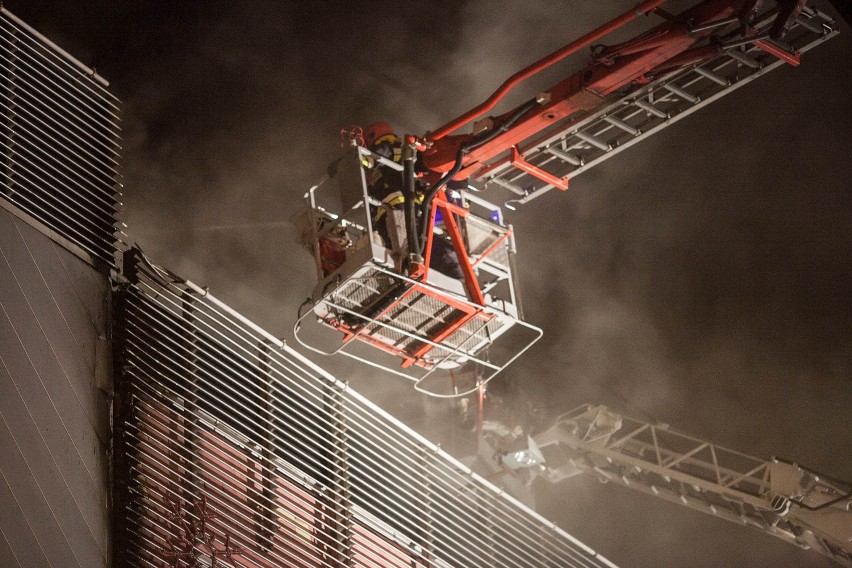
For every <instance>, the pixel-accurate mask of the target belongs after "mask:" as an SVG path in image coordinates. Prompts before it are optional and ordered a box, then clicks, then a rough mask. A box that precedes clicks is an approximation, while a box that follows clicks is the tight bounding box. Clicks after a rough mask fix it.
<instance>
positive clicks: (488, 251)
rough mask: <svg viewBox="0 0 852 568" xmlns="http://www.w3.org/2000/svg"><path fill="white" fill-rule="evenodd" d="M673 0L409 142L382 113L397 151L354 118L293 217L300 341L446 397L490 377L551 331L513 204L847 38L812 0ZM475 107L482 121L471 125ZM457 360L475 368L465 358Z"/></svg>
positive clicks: (564, 184)
mask: <svg viewBox="0 0 852 568" xmlns="http://www.w3.org/2000/svg"><path fill="white" fill-rule="evenodd" d="M663 2H664V0H642V1H641V2H640V3H639V4H637V5H636V6H635V7H634V9H632V10H630V11H628V12H625V13H624V14H622V15H620V16H618V17H617V18H615V19H613V20H611V21H610V22H608V23H606V24H604V25H602V26H600V27H599V28H597V29H595V30H593V31H592V32H589V33H587V34H585V35H584V36H582V37H580V38H578V39H576V40H575V41H572V42H570V43H569V44H567V45H565V46H564V47H562V48H561V49H559V50H557V51H555V52H553V53H551V54H549V55H548V56H546V57H544V58H542V59H541V60H539V61H537V62H535V63H533V64H532V65H530V66H528V67H526V68H525V69H522V70H521V71H519V72H517V73H515V74H514V75H513V76H512V77H510V78H509V79H507V80H506V81H505V82H504V83H503V85H501V86H500V88H498V89H497V91H495V93H494V94H493V95H492V96H491V97H489V98H488V99H487V100H486V101H485V102H483V103H482V104H480V105H478V106H477V107H475V108H473V109H472V110H470V111H468V112H466V113H464V114H463V115H461V116H460V117H458V118H456V119H453V120H451V121H449V122H448V123H446V124H445V125H444V126H441V127H440V128H437V129H435V130H433V131H431V132H428V133H426V134H425V135H422V136H416V135H412V134H407V135H405V136H404V138H403V139H400V138H399V137H397V136H396V134H394V133H393V132H392V129H390V126H389V125H388V124H387V123H376V124H374V125H371V127H372V126H378V125H383V126H387V129H382V132H381V135H380V136H378V135H377V136H376V138H375V140H381V139H387V140H395V141H396V142H394V144H395V146H394V147H393V152H392V153H388V155H380V154H379V152H378V148H377V147H374V146H373V145H372V142H369V141H368V139H370V136H367V135H365V134H366V133H368V132H378V130H371V129H370V128H367V129H366V130H365V129H361V128H354V129H352V131H351V132H350V131H345V133H346V134H347V136H348V139H347V140H346V141H345V145H347V148H346V152H345V154H344V156H343V157H341V158H340V160H338V161H337V162H336V163H335V167H334V168H332V169H333V170H334V171H335V172H336V173H335V174H334V175H333V176H331V177H332V178H334V181H333V183H330V184H328V186H332V185H334V186H335V187H333V188H332V190H333V191H332V192H327V193H324V190H325V189H329V187H328V186H326V187H325V188H323V190H320V185H322V183H320V184H318V185H317V186H315V187H313V188H311V190H309V192H308V193H307V194H306V198H307V201H308V209H309V210H308V212H307V214H306V215H303V216H302V217H300V218H299V220H298V225H299V231H300V233H301V235H302V238H301V242H302V244H303V245H305V246H306V248H308V249H309V250H311V251H312V253H313V255H314V259H315V262H316V267H317V279H318V283H317V286H316V288H315V289H314V292H313V294H312V295H311V297H310V298H309V299H308V300H307V301H306V302H305V305H309V306H310V308H311V309H310V310H307V311H305V312H304V313H301V311H300V313H299V316H298V319H297V323H296V325H295V327H294V335H295V336H296V339H297V340H298V341H299V342H300V343H301V344H302V345H304V346H305V347H306V348H308V349H311V350H313V351H315V352H319V353H321V354H324V355H333V354H338V353H340V354H343V355H347V356H349V357H352V358H355V359H356V360H359V361H361V362H364V363H367V364H370V365H374V366H377V367H380V368H382V369H384V370H386V371H389V372H391V373H394V374H397V375H398V376H401V377H405V378H407V379H410V380H412V381H413V383H414V387H415V389H417V390H421V391H423V392H426V393H429V394H433V395H436V396H463V395H465V394H470V393H473V392H475V391H477V390H479V389H480V388H482V387H483V386H484V384H485V383H487V382H488V381H489V380H490V379H491V378H493V377H494V376H495V375H497V374H498V373H500V372H502V370H503V369H505V368H506V367H507V366H508V365H509V364H511V363H512V362H513V361H514V360H515V359H517V358H518V357H519V356H520V355H521V354H523V353H524V352H525V351H526V350H527V349H529V348H530V347H531V346H532V345H533V344H534V343H535V342H536V341H537V340H538V339H539V337H541V333H542V332H541V329H539V328H537V327H536V326H534V325H531V324H530V323H528V322H525V321H524V318H523V311H522V309H521V306H522V302H521V297H520V294H519V287H518V286H517V281H516V280H517V274H516V271H515V257H514V255H515V252H516V247H515V233H514V230H513V227H512V226H511V225H509V224H508V223H506V222H505V219H504V213H503V211H504V209H512V208H514V205H515V204H518V203H527V202H529V201H531V200H533V199H535V198H536V197H538V196H540V195H542V194H543V193H545V192H547V191H549V190H551V189H553V188H558V189H561V190H566V189H568V184H569V181H570V179H572V178H573V177H576V176H577V175H579V174H580V173H582V172H584V171H586V170H587V169H589V168H591V167H594V166H595V165H597V164H600V163H601V162H603V161H604V160H607V159H609V158H610V157H612V156H614V155H615V154H617V153H619V152H620V151H622V150H624V149H625V148H628V147H630V146H632V145H633V144H636V143H638V142H639V141H641V140H644V139H645V138H647V137H648V136H651V135H653V134H654V133H656V132H659V131H660V130H662V129H663V128H666V127H667V126H669V125H671V124H673V123H675V122H676V121H678V120H680V119H681V118H683V117H685V116H688V115H689V114H691V113H693V112H695V111H696V110H698V109H700V108H702V107H703V106H705V105H707V104H710V103H712V102H713V101H715V100H717V99H719V98H720V97H722V96H724V95H726V94H728V93H730V92H733V91H734V90H736V89H738V88H739V87H741V86H743V85H745V84H747V83H749V82H750V81H752V80H754V79H755V78H757V77H760V76H761V75H763V74H765V73H766V72H768V71H770V70H772V69H775V68H777V67H779V66H781V65H798V64H799V59H800V56H801V54H802V53H804V52H805V51H807V50H809V49H811V48H813V47H815V46H817V45H819V44H820V43H821V42H824V41H826V40H828V39H829V38H831V37H833V36H834V35H836V34H837V29H836V27H835V25H834V22H833V20H832V19H831V18H830V17H829V16H828V15H826V14H825V13H823V12H821V11H819V10H818V9H816V8H813V7H810V6H808V5H807V0H775V1H770V0H700V1H698V2H697V3H696V4H695V5H693V6H692V7H691V8H688V9H686V10H684V11H683V12H681V13H679V14H671V13H669V12H667V11H665V10H663V9H662V8H661V5H662V4H663ZM644 16H651V17H657V18H660V19H661V23H658V24H657V25H653V26H652V27H650V29H647V30H646V31H645V32H644V33H641V34H639V35H638V36H636V37H634V38H633V39H631V40H628V41H625V42H621V43H617V44H614V45H603V44H598V43H596V42H598V41H600V40H602V39H604V38H605V37H606V36H608V35H609V34H611V33H612V32H614V31H616V30H618V29H620V28H622V27H623V26H625V25H626V24H628V23H630V22H631V21H633V20H636V19H637V18H639V17H644ZM588 47H591V49H592V60H591V62H590V63H589V64H588V65H586V66H585V67H584V68H582V69H581V70H580V71H578V72H576V73H572V74H570V75H569V76H568V77H566V78H565V79H563V80H561V81H560V82H559V83H557V84H556V85H554V86H553V87H552V88H550V89H549V90H547V91H545V92H543V93H540V94H538V95H536V96H535V97H533V98H531V99H528V100H527V101H526V102H524V103H522V104H521V105H519V106H517V107H515V108H513V109H511V110H508V111H505V112H502V113H501V114H499V115H497V116H487V117H484V118H483V115H485V114H486V113H488V112H489V111H490V110H491V109H493V108H495V107H496V105H497V104H499V103H500V102H501V100H502V99H503V98H504V97H505V96H506V94H507V93H508V92H509V91H510V90H511V89H512V88H514V87H515V86H516V85H518V84H519V83H521V82H522V81H524V80H526V79H528V78H530V77H532V76H533V75H536V74H537V73H539V72H541V71H542V70H544V69H546V68H548V67H550V66H551V65H553V64H554V63H557V62H558V61H561V60H563V59H564V58H565V57H567V56H569V55H571V54H573V53H576V52H578V51H579V50H581V49H585V48H588ZM473 120H475V121H476V122H475V123H474V124H473V128H472V131H471V132H469V133H460V132H458V131H459V129H460V128H461V127H463V126H464V125H465V124H467V123H469V122H471V121H473ZM387 143H388V144H390V142H387ZM373 150H376V152H374V151H373ZM386 150H387V149H386ZM389 156H390V157H391V158H390V159H389ZM327 179H329V178H326V180H327ZM382 179H384V180H385V181H381V180H382ZM391 179H392V180H395V181H394V182H393V184H390V183H389V182H388V181H387V180H391ZM377 180H379V181H377ZM381 184H385V185H382V189H381V190H380V189H379V186H380V185H381ZM391 185H392V186H393V187H391ZM382 190H384V193H382ZM483 190H485V193H484V194H479V192H481V191H483ZM328 193H334V195H332V196H331V199H329V195H328ZM380 193H381V195H379V194H380ZM492 196H493V197H492ZM495 197H496V199H495ZM486 198H487V199H486ZM327 200H328V201H327ZM474 205H475V207H474ZM474 209H476V211H474ZM448 257H451V258H450V261H449V262H443V261H442V259H444V260H446V258H448ZM436 259H437V260H436ZM442 262H443V263H444V269H443V272H442V268H441V267H440V266H439V264H441V263H442ZM452 264H455V268H456V269H455V270H453V266H449V265H452ZM310 314H312V315H310ZM314 322H315V323H316V324H317V325H316V326H314V325H313V323H314ZM303 324H304V325H303ZM326 332H327V333H326ZM364 346H368V347H369V349H367V350H364V349H363V347H364ZM462 368H465V369H467V370H469V371H470V372H467V373H462V372H455V371H454V370H455V369H462ZM438 369H443V370H447V371H451V373H450V375H451V378H452V383H451V385H450V386H449V387H447V386H446V385H444V386H443V387H440V388H438V387H435V383H434V382H433V381H434V380H435V379H436V377H439V376H442V374H437V373H435V371H436V370H438ZM453 373H455V374H453ZM463 376H464V377H468V378H467V379H463V382H465V383H466V384H465V385H460V384H459V382H458V381H457V379H459V381H462V379H461V378H460V377H463ZM440 380H443V379H440ZM445 382H446V381H445ZM444 387H446V388H444Z"/></svg>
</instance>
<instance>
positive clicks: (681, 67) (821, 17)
mask: <svg viewBox="0 0 852 568" xmlns="http://www.w3.org/2000/svg"><path fill="white" fill-rule="evenodd" d="M802 4H804V3H802ZM732 14H735V10H734V8H733V7H732V3H730V2H720V1H708V2H703V3H701V4H699V5H697V6H696V7H694V8H693V9H692V10H688V11H687V12H684V13H683V14H680V15H679V16H677V17H676V18H675V19H674V20H672V21H668V22H666V23H664V24H662V25H661V26H658V27H657V28H654V29H652V30H650V31H649V32H648V33H646V34H643V35H641V36H639V37H638V38H635V39H634V40H631V41H629V42H625V43H624V44H619V45H613V46H609V47H603V48H602V49H600V48H601V46H598V49H599V51H597V52H595V55H594V57H593V59H594V62H593V63H592V64H591V65H589V66H587V67H586V68H584V69H583V70H582V71H580V72H579V73H575V74H573V75H571V76H570V77H568V78H566V79H565V80H563V81H562V82H560V83H558V84H557V85H555V86H554V87H552V88H551V89H550V90H548V91H546V92H544V93H542V94H540V95H538V96H537V97H536V101H537V103H538V104H537V105H534V106H533V108H531V109H530V110H528V111H527V112H526V113H524V114H523V115H521V116H520V117H519V118H518V119H517V120H516V121H514V122H512V123H511V125H510V126H509V125H507V124H506V123H507V121H508V120H510V119H509V117H510V116H512V115H513V112H514V111H509V112H507V113H505V114H503V115H500V116H496V117H490V118H488V119H484V120H483V121H481V122H480V123H478V124H479V126H478V127H475V128H474V130H475V131H477V132H478V134H477V135H476V136H474V135H473V134H459V135H453V136H447V137H445V138H442V139H440V140H437V141H435V144H434V146H433V147H432V148H430V149H429V150H427V152H426V153H425V155H424V162H425V164H426V165H427V166H428V167H429V168H430V169H434V170H438V171H447V170H449V169H450V167H451V166H452V164H453V160H455V159H456V156H457V151H458V150H459V148H460V147H465V144H468V145H469V146H470V147H471V149H470V150H469V151H465V152H464V153H463V154H464V156H463V159H462V164H461V168H460V170H459V171H458V173H457V174H456V175H455V179H465V178H470V180H471V181H472V183H473V185H474V186H475V187H477V188H478V189H483V188H485V189H489V190H490V191H491V192H500V193H503V194H505V193H506V191H507V190H508V198H509V201H512V202H518V203H527V202H529V201H531V200H532V199H535V198H536V197H539V196H540V195H542V194H543V193H545V192H547V191H550V190H551V189H553V188H554V187H558V188H559V189H563V190H564V189H566V188H567V185H568V180H569V179H572V178H574V177H576V176H577V175H579V174H581V173H582V172H584V171H586V170H588V169H589V168H592V167H594V166H596V165H598V164H600V163H602V162H603V161H605V160H607V159H609V158H610V157H612V156H614V155H616V154H618V153H619V152H620V151H622V150H624V149H626V148H629V147H630V146H632V145H634V144H636V143H637V142H639V141H640V140H643V139H645V138H647V137H648V136H651V135H653V134H655V133H657V132H660V131H661V130H662V129H664V128H666V127H668V126H670V125H671V124H674V123H675V122H677V121H678V120H680V119H681V118H684V117H686V116H689V115H690V114H692V113H693V112H695V111H697V110H699V109H700V108H703V107H704V106H706V105H708V104H710V103H712V102H713V101H716V100H718V99H719V98H721V97H723V96H725V95H727V94H729V93H732V92H733V91H735V90H737V89H738V88H740V87H742V86H744V85H746V84H748V83H749V82H751V81H753V80H754V79H756V78H758V77H760V76H762V75H764V74H766V73H767V72H769V71H771V70H773V69H776V68H778V67H780V66H782V65H785V64H793V65H797V64H798V61H799V56H800V54H802V53H804V52H806V51H809V50H810V49H812V48H813V47H816V46H817V45H819V44H821V43H822V42H824V41H826V40H828V39H830V38H832V37H834V36H835V35H837V33H838V30H837V26H836V24H835V22H834V21H833V20H832V19H831V18H830V17H829V16H828V15H826V14H825V13H823V12H821V11H819V10H816V9H812V8H809V7H807V6H804V5H803V6H802V9H801V10H800V11H799V12H797V13H796V14H795V15H794V16H792V15H791V17H790V18H789V22H787V24H786V25H788V29H786V31H785V33H784V36H783V40H781V39H773V38H772V37H770V36H771V35H772V34H773V33H774V32H773V29H774V27H775V26H776V24H777V17H778V12H777V11H773V10H768V11H767V12H766V13H764V14H762V15H758V16H755V17H754V18H753V20H752V21H750V25H749V26H748V31H747V33H743V31H742V23H743V20H742V19H741V18H738V17H736V15H732ZM785 21H786V20H785ZM489 131H490V132H493V133H494V136H486V138H487V142H484V143H481V144H479V143H477V144H473V143H472V141H473V140H474V139H479V138H480V137H482V136H485V135H486V134H488V132H489Z"/></svg>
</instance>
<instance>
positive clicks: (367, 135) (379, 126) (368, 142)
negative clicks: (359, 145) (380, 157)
mask: <svg viewBox="0 0 852 568" xmlns="http://www.w3.org/2000/svg"><path fill="white" fill-rule="evenodd" d="M384 136H395V135H394V133H393V128H391V125H390V124H388V123H387V122H374V123H373V124H371V125H369V126H367V127H366V128H364V145H365V146H367V147H368V148H369V147H370V146H372V145H373V144H375V143H376V141H377V140H378V139H379V138H382V137H384Z"/></svg>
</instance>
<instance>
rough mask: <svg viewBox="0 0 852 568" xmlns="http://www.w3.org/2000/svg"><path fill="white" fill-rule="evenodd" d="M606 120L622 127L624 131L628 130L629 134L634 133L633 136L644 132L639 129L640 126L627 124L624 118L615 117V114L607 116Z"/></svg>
mask: <svg viewBox="0 0 852 568" xmlns="http://www.w3.org/2000/svg"><path fill="white" fill-rule="evenodd" d="M604 120H605V121H607V122H608V123H610V124H611V125H613V126H615V127H617V128H620V129H622V130H623V131H625V132H627V133H628V134H632V135H633V136H639V135H640V134H642V131H641V130H639V129H638V128H636V127H634V126H630V125H629V124H627V123H626V122H624V121H623V120H620V119H618V118H615V117H614V116H605V117H604Z"/></svg>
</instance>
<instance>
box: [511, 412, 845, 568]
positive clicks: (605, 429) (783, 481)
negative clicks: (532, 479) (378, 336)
mask: <svg viewBox="0 0 852 568" xmlns="http://www.w3.org/2000/svg"><path fill="white" fill-rule="evenodd" d="M529 451H533V452H534V453H535V454H536V455H537V456H540V457H539V460H535V461H540V460H543V463H540V464H538V467H539V468H540V470H539V475H540V476H542V477H544V478H545V479H547V480H548V481H550V482H559V481H561V480H563V479H565V478H567V477H571V476H573V475H576V474H578V473H589V474H593V475H596V476H597V477H598V478H599V479H600V480H601V481H604V482H613V483H618V484H621V485H624V486H625V487H629V488H631V489H635V490H639V491H643V492H645V493H649V494H651V495H654V496H656V497H659V498H663V499H666V500H668V501H671V502H674V503H679V504H681V505H684V506H686V507H689V508H691V509H694V510H697V511H701V512H704V513H709V514H712V515H714V516H717V517H720V518H723V519H727V520H730V521H734V522H737V523H739V524H743V525H748V526H753V527H756V528H758V529H760V530H763V531H764V532H767V533H769V534H772V535H774V536H776V537H779V538H782V539H784V540H786V541H788V542H791V543H794V544H796V545H798V546H801V547H803V548H811V549H814V550H816V551H817V552H820V553H822V554H823V555H825V556H828V557H829V558H832V559H833V560H835V561H837V562H839V563H840V564H842V565H845V566H852V541H850V539H852V484H850V483H845V482H842V481H839V480H836V479H832V478H830V477H828V476H824V475H821V474H818V473H815V472H813V471H810V470H808V469H807V468H805V467H802V466H799V465H797V464H794V463H791V462H787V461H784V460H781V459H778V458H773V459H771V460H761V459H759V458H755V457H752V456H749V455H746V454H742V453H740V452H736V451H734V450H730V449H727V448H723V447H720V446H717V445H715V444H712V443H710V442H706V441H703V440H699V439H695V438H692V437H689V436H686V435H683V434H680V433H677V432H674V431H672V430H671V429H669V428H668V426H667V425H654V424H650V423H646V422H642V421H639V420H635V419H632V418H627V417H625V416H622V415H620V414H617V413H615V412H612V411H610V410H608V409H607V408H605V407H603V406H590V405H586V406H583V407H581V408H579V409H577V410H574V411H572V412H569V413H567V414H564V415H562V416H560V417H559V418H558V419H557V421H556V423H555V424H554V426H552V427H551V428H550V429H548V430H546V431H545V432H543V433H541V434H539V435H538V436H535V437H534V438H533V441H532V443H531V450H528V452H529ZM504 461H506V458H504Z"/></svg>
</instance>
